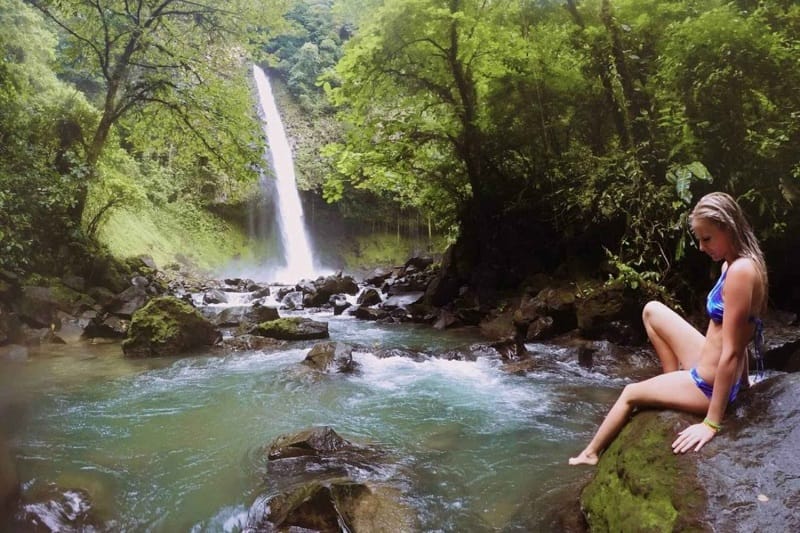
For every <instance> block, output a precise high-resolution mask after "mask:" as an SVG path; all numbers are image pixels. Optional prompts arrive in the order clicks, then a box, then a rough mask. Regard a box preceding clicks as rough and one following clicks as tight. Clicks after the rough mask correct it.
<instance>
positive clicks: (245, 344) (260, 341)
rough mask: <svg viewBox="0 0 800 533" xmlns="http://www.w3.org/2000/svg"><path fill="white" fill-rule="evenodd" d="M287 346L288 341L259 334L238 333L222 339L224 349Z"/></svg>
mask: <svg viewBox="0 0 800 533" xmlns="http://www.w3.org/2000/svg"><path fill="white" fill-rule="evenodd" d="M283 346H286V341H282V340H278V339H273V338H270V337H261V336H259V335H237V336H235V337H227V338H224V339H222V343H221V344H220V348H221V349H222V350H223V351H233V352H242V351H251V350H273V349H278V348H281V347H283Z"/></svg>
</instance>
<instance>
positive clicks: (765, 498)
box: [758, 494, 769, 502]
mask: <svg viewBox="0 0 800 533" xmlns="http://www.w3.org/2000/svg"><path fill="white" fill-rule="evenodd" d="M758 501H760V502H768V501H769V497H768V496H767V495H766V494H759V495H758Z"/></svg>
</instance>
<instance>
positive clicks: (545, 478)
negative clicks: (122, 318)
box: [0, 313, 624, 532]
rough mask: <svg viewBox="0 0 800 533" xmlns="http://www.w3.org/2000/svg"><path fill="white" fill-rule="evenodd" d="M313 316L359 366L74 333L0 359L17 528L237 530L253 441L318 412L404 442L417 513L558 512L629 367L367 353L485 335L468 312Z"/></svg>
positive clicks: (433, 348)
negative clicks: (442, 322) (444, 325)
mask: <svg viewBox="0 0 800 533" xmlns="http://www.w3.org/2000/svg"><path fill="white" fill-rule="evenodd" d="M312 318H315V319H317V320H326V321H328V322H329V329H330V333H331V339H332V340H338V341H343V342H349V343H355V344H357V345H358V346H359V348H358V349H357V350H356V351H355V352H354V359H355V360H356V361H357V362H358V363H360V372H358V373H356V374H353V375H343V374H333V375H326V376H323V377H322V379H308V378H304V377H302V375H301V374H299V373H298V372H297V371H296V370H297V368H298V365H299V363H300V361H302V360H303V359H304V357H305V354H306V353H307V351H308V348H309V346H311V344H310V343H292V344H289V345H288V347H287V348H285V349H281V350H277V351H267V352H265V351H250V352H237V353H232V354H228V355H222V356H220V355H209V354H205V355H204V354H198V355H191V356H185V357H163V358H154V359H147V360H131V359H126V358H124V357H122V353H121V349H120V346H119V344H116V343H112V344H98V345H93V344H89V343H87V342H79V343H73V344H68V345H61V346H59V345H49V346H47V347H46V348H43V349H42V350H40V351H39V352H37V353H35V354H33V355H31V356H30V357H29V358H28V359H26V360H23V361H9V360H0V434H5V436H6V437H5V438H6V439H7V442H8V447H9V448H10V450H11V454H12V457H13V459H15V462H16V468H17V473H18V476H19V478H20V480H21V482H22V491H23V497H24V500H25V502H26V507H25V514H24V516H22V515H19V516H20V517H21V518H22V519H21V520H19V521H17V523H16V524H15V526H14V528H18V529H21V530H25V528H26V526H31V527H30V529H34V528H33V527H32V526H33V524H34V523H39V524H43V525H44V526H46V527H45V530H47V529H46V528H48V527H49V528H50V529H51V530H61V531H69V530H82V531H92V530H94V531H153V532H162V531H163V532H173V531H192V532H204V531H213V532H218V531H219V532H221V531H229V532H235V531H239V530H240V529H241V527H242V526H243V524H244V523H245V520H246V516H247V511H248V507H249V505H250V504H251V503H252V501H253V498H254V496H255V491H256V490H257V487H258V479H257V475H256V470H257V468H256V463H257V459H256V458H257V456H258V455H259V451H260V450H261V447H262V446H264V445H266V444H268V443H269V442H270V441H271V440H272V439H274V438H275V437H276V436H278V435H280V434H283V433H287V432H293V431H297V430H300V429H304V428H306V427H309V426H318V425H329V426H332V427H333V428H334V429H335V431H336V432H338V433H339V434H340V435H342V436H343V437H344V438H346V439H349V440H352V441H354V442H366V443H372V444H377V445H379V446H380V447H382V448H384V449H386V450H389V451H390V452H391V453H392V454H393V455H394V456H396V457H400V458H402V462H403V465H404V466H405V467H408V468H409V469H410V470H411V471H413V472H414V478H413V486H412V488H411V489H410V493H409V494H407V497H408V499H409V501H410V502H411V503H412V505H413V507H414V509H415V510H416V511H417V513H418V518H419V522H420V525H421V528H422V530H423V531H454V532H455V531H459V532H460V531H500V530H502V531H531V530H539V531H547V530H551V529H554V528H555V526H554V525H553V522H552V519H553V516H552V511H553V509H556V508H561V507H564V506H565V505H567V504H568V502H565V501H564V498H565V494H569V495H572V496H574V495H575V494H576V492H575V487H576V486H577V485H578V484H580V483H581V482H582V481H583V480H585V479H586V475H587V472H588V471H589V470H587V469H581V468H577V469H576V468H569V467H567V465H566V460H567V457H568V456H569V455H570V454H574V453H575V452H577V451H579V450H580V448H581V447H582V445H583V444H584V443H585V441H586V440H587V439H588V438H589V437H590V436H591V433H592V432H593V431H594V429H595V428H596V424H597V422H598V420H599V419H600V418H601V417H602V415H603V413H604V412H605V410H606V409H607V408H608V406H609V405H610V404H611V402H612V401H613V399H614V398H615V396H616V395H617V393H618V392H619V389H620V388H621V387H622V386H623V384H624V381H623V380H619V379H612V378H610V377H606V376H604V375H602V374H599V373H596V372H591V371H588V370H586V369H584V368H582V367H580V366H579V365H578V364H577V362H570V361H565V362H561V363H558V364H556V365H555V366H553V365H549V366H548V370H542V371H540V372H536V371H535V372H532V373H529V374H527V375H525V376H519V375H513V374H509V373H507V372H504V371H503V370H502V365H501V362H500V361H499V359H497V358H495V357H478V358H477V360H475V361H467V360H447V359H445V358H437V357H430V358H423V359H421V360H418V359H412V358H408V357H390V358H378V357H376V356H375V355H373V353H372V352H373V350H376V349H378V348H382V349H385V348H401V349H406V350H413V351H416V352H420V353H422V354H437V353H441V352H442V351H443V350H456V351H458V350H465V351H467V350H468V348H467V347H468V346H469V345H470V344H472V343H475V342H479V341H480V339H479V337H478V335H477V332H476V331H474V330H470V329H466V330H464V329H461V330H453V331H449V330H448V331H437V330H434V329H432V328H430V327H427V326H417V325H410V324H399V325H380V324H376V323H374V322H364V321H359V320H356V319H354V318H352V317H346V316H339V317H334V316H332V315H331V314H330V313H320V314H315V315H312ZM484 342H485V341H484ZM528 347H529V348H530V349H531V350H533V351H534V352H537V353H538V354H539V355H545V356H546V355H547V354H548V353H551V352H552V353H553V354H554V355H555V354H556V352H557V351H558V350H563V348H559V347H558V346H555V345H552V346H551V345H547V344H529V345H528ZM76 489H80V490H76ZM90 516H91V517H92V518H91V521H89V517H90ZM15 530H17V529H15ZM39 530H41V529H39Z"/></svg>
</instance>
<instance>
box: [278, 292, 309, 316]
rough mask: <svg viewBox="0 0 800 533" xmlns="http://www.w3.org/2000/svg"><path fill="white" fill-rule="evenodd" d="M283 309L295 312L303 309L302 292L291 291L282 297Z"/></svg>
mask: <svg viewBox="0 0 800 533" xmlns="http://www.w3.org/2000/svg"><path fill="white" fill-rule="evenodd" d="M280 302H281V308H282V309H288V310H289V311H294V310H297V309H302V308H303V293H302V292H301V291H289V292H287V293H285V294H284V295H283V296H282V297H281V300H280Z"/></svg>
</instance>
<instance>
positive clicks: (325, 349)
mask: <svg viewBox="0 0 800 533" xmlns="http://www.w3.org/2000/svg"><path fill="white" fill-rule="evenodd" d="M303 364H304V365H306V366H309V367H311V368H314V369H316V370H319V371H321V372H328V371H330V370H331V369H333V367H334V366H335V367H336V371H337V372H344V373H349V372H353V371H355V369H356V367H357V365H358V363H356V362H355V361H354V360H353V347H352V346H350V345H349V344H344V343H341V342H321V343H318V344H315V345H314V346H313V347H312V348H311V349H310V350H309V351H308V354H307V355H306V358H305V359H304V360H303Z"/></svg>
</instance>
